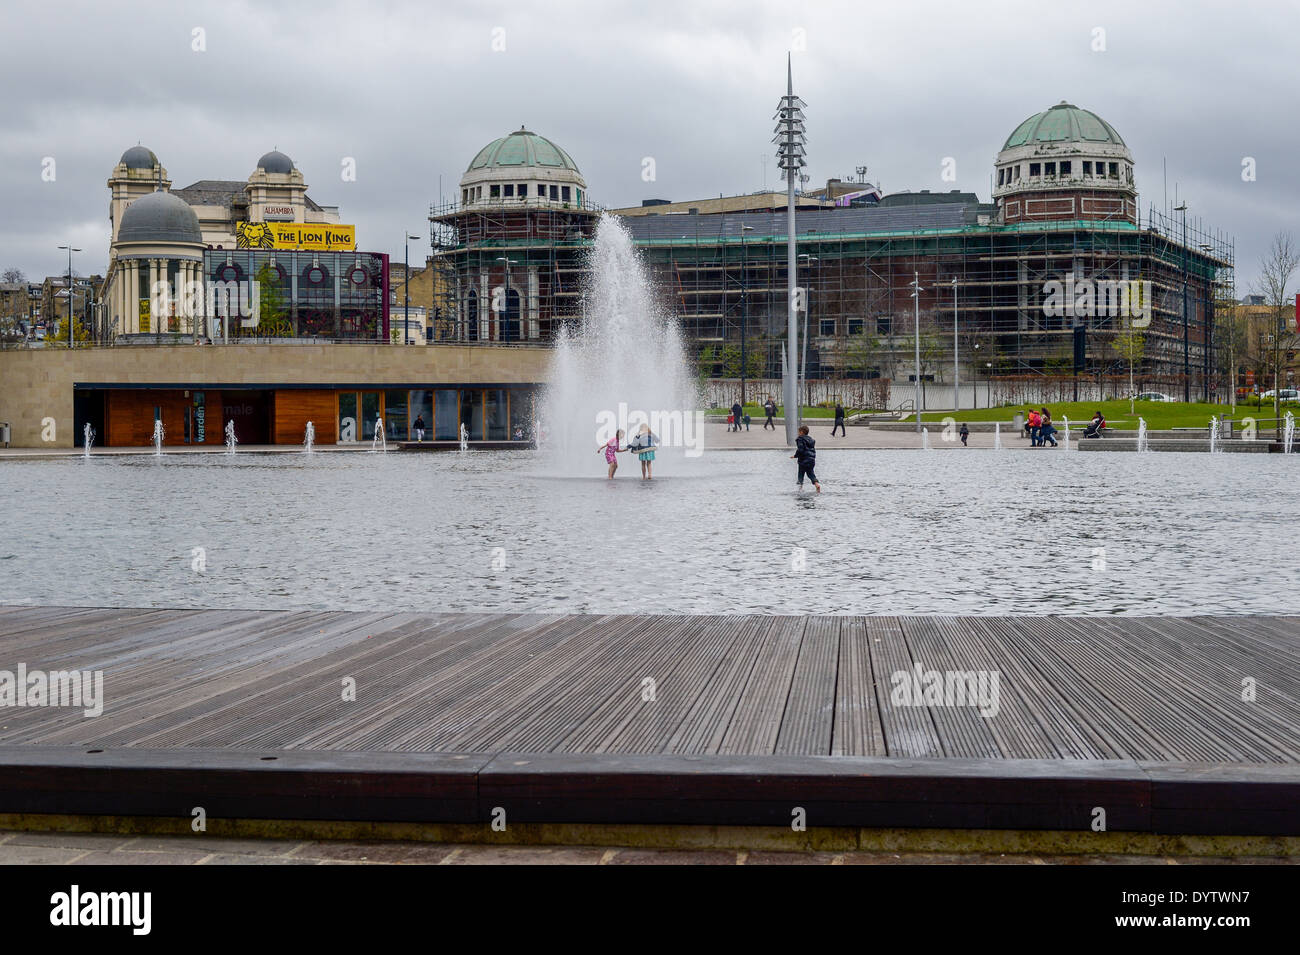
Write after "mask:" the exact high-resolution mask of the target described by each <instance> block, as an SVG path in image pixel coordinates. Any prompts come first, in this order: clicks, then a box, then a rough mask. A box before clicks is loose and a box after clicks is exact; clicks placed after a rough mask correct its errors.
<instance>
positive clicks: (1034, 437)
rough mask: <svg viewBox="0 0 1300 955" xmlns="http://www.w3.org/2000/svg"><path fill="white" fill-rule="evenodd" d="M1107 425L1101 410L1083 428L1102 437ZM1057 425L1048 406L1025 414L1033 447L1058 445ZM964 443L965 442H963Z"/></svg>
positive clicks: (1084, 434) (1027, 434) (1090, 434)
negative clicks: (1054, 423)
mask: <svg viewBox="0 0 1300 955" xmlns="http://www.w3.org/2000/svg"><path fill="white" fill-rule="evenodd" d="M1104 427H1106V417H1105V415H1103V414H1102V413H1101V412H1100V411H1098V412H1097V413H1096V414H1095V415H1093V416H1092V420H1091V421H1089V422H1088V425H1087V427H1085V428H1084V429H1083V436H1084V437H1085V438H1100V437H1101V430H1102V428H1104ZM1056 435H1057V430H1056V427H1055V426H1054V425H1053V424H1052V413H1051V412H1050V411H1048V410H1047V409H1046V408H1041V409H1039V410H1037V411H1035V410H1034V409H1033V408H1030V409H1029V411H1028V412H1027V413H1026V414H1025V437H1026V438H1028V439H1029V444H1030V446H1031V447H1035V448H1041V447H1043V446H1044V445H1045V444H1050V445H1051V446H1052V447H1056ZM963 443H964V442H963Z"/></svg>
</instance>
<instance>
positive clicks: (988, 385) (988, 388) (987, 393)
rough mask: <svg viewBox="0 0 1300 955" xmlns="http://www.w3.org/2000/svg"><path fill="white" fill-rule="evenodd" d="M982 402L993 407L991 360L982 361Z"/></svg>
mask: <svg viewBox="0 0 1300 955" xmlns="http://www.w3.org/2000/svg"><path fill="white" fill-rule="evenodd" d="M984 371H985V374H984V389H985V390H984V403H985V404H986V405H988V406H989V407H990V408H992V407H993V362H991V361H986V362H985V363H984Z"/></svg>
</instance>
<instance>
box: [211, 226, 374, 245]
mask: <svg viewBox="0 0 1300 955" xmlns="http://www.w3.org/2000/svg"><path fill="white" fill-rule="evenodd" d="M356 247H357V227H356V226H354V225H335V224H333V223H324V224H315V223H299V222H237V223H235V248H237V249H303V250H306V251H309V252H353V251H355V250H356Z"/></svg>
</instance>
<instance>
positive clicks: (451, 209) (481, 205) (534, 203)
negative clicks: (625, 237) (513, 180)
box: [429, 196, 607, 219]
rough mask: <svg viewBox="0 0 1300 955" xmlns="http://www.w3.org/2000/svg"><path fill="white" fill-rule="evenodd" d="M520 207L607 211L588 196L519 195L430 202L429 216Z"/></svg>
mask: <svg viewBox="0 0 1300 955" xmlns="http://www.w3.org/2000/svg"><path fill="white" fill-rule="evenodd" d="M520 209H538V210H541V211H543V212H593V213H601V212H605V211H607V210H606V208H605V206H602V205H599V204H597V203H595V202H592V201H591V200H590V199H588V198H587V197H586V196H583V197H582V201H581V202H577V201H576V200H573V199H569V200H564V199H542V198H539V197H537V196H526V197H525V198H523V199H520V198H519V197H517V196H512V197H502V198H492V199H477V200H475V201H473V202H461V201H460V200H452V201H450V202H443V203H430V205H429V218H430V219H439V218H442V217H443V216H449V215H455V214H456V213H460V212H481V213H485V214H488V215H490V214H493V213H499V212H516V211H518V210H520Z"/></svg>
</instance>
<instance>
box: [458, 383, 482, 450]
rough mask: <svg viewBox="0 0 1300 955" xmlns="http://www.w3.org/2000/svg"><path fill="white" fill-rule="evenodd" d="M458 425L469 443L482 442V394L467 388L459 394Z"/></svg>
mask: <svg viewBox="0 0 1300 955" xmlns="http://www.w3.org/2000/svg"><path fill="white" fill-rule="evenodd" d="M460 423H461V424H463V425H464V426H465V430H466V431H468V432H469V439H470V440H471V441H482V440H483V392H481V391H479V390H478V389H473V390H471V389H468V388H467V389H465V390H464V391H462V392H461V393H460Z"/></svg>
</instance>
